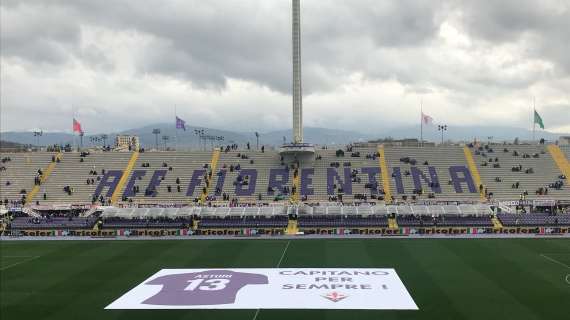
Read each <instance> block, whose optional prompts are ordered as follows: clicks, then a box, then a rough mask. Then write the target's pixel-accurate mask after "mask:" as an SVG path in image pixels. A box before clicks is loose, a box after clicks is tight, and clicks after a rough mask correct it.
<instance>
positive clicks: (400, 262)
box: [0, 239, 570, 320]
mask: <svg viewBox="0 0 570 320" xmlns="http://www.w3.org/2000/svg"><path fill="white" fill-rule="evenodd" d="M287 242H288V240H196V241H183V240H178V241H43V242H42V241H18V242H8V241H3V242H0V280H1V281H0V319H58V320H65V319H85V320H87V319H162V318H164V319H205V320H208V319H233V320H237V319H248V320H250V319H253V318H254V315H255V311H256V310H104V309H103V308H104V307H106V306H107V305H108V304H109V303H111V302H112V301H114V300H115V299H117V298H118V297H120V296H121V295H122V294H124V293H125V292H127V291H128V290H130V289H131V288H133V287H135V286H136V285H138V284H139V283H141V282H142V281H143V280H145V279H146V278H148V277H149V276H150V275H152V274H154V273H155V272H157V271H158V270H160V269H162V268H215V267H227V268H233V267H236V268H237V267H242V268H245V267H260V268H271V267H276V266H277V264H278V262H279V260H280V259H281V257H282V256H283V252H284V249H285V247H286V245H287ZM568 266H570V240H567V239H377V240H376V239H366V240H361V239H322V240H291V241H290V244H289V247H288V249H287V252H286V253H285V255H284V256H283V259H282V261H281V267H362V268H365V267H371V268H373V267H393V268H395V269H396V271H397V272H398V274H399V276H400V278H401V279H402V281H403V282H404V284H405V286H406V287H407V289H408V291H409V292H410V294H411V295H412V297H413V298H414V300H415V302H416V304H417V305H418V307H419V308H420V310H419V311H350V310H309V311H307V310H285V311H284V310H261V311H260V312H259V314H258V315H257V320H263V319H312V320H316V319H345V318H347V317H358V320H363V319H380V318H381V319H518V320H523V319H568V318H569V316H568V315H569V314H570V312H569V311H568V310H570V309H569V302H570V283H568V282H567V280H565V279H567V277H568V275H569V274H570V268H569V267H568Z"/></svg>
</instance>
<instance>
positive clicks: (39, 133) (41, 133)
mask: <svg viewBox="0 0 570 320" xmlns="http://www.w3.org/2000/svg"><path fill="white" fill-rule="evenodd" d="M43 135H44V132H43V130H40V131H34V137H36V146H37V147H38V148H39V149H41V148H40V137H41V136H43Z"/></svg>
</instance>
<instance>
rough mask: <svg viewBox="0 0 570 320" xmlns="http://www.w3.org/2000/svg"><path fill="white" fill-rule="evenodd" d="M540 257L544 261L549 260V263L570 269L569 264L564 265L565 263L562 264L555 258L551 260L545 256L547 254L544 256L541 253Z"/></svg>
mask: <svg viewBox="0 0 570 320" xmlns="http://www.w3.org/2000/svg"><path fill="white" fill-rule="evenodd" d="M540 256H541V257H543V258H544V259H547V260H549V261H551V262H554V263H556V264H558V265H561V266H563V267H565V268H568V269H570V266H568V265H567V264H565V263H563V262H560V261H558V260H556V259H554V258H551V257H549V256H547V255H545V254H542V253H541V254H540Z"/></svg>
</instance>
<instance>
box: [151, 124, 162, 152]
mask: <svg viewBox="0 0 570 320" xmlns="http://www.w3.org/2000/svg"><path fill="white" fill-rule="evenodd" d="M152 134H154V140H155V145H156V150H157V151H158V135H159V134H160V129H152Z"/></svg>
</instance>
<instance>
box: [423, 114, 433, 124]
mask: <svg viewBox="0 0 570 320" xmlns="http://www.w3.org/2000/svg"><path fill="white" fill-rule="evenodd" d="M432 122H433V118H432V117H430V116H428V115H427V114H425V113H423V112H422V123H423V124H431V123H432Z"/></svg>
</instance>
